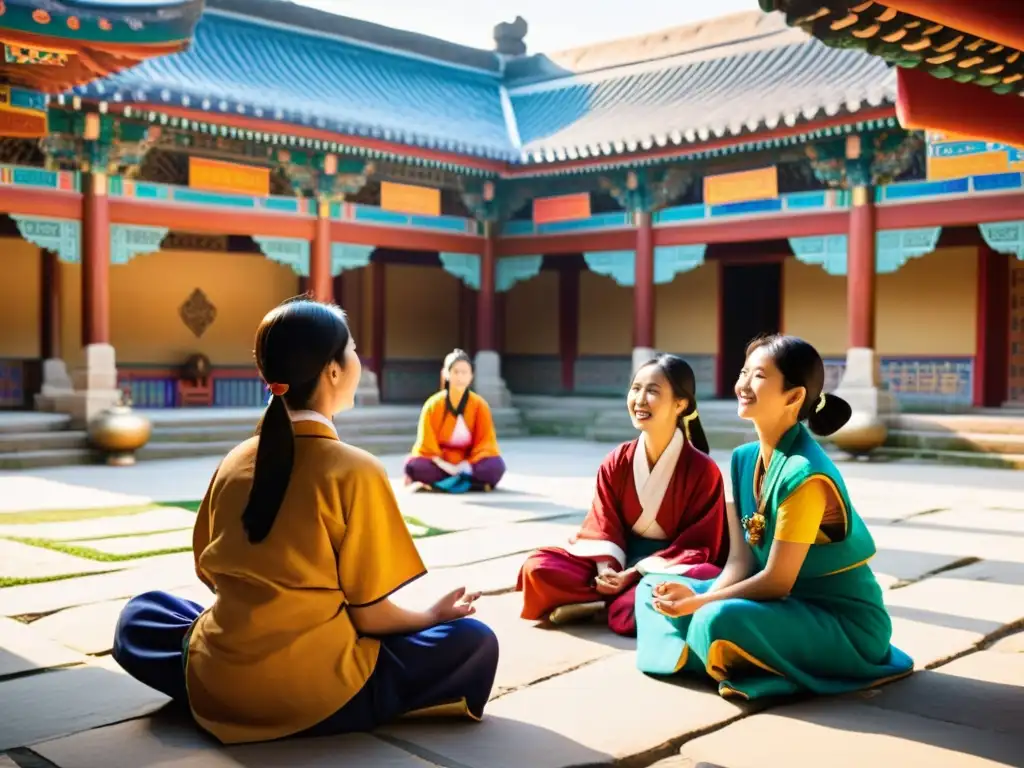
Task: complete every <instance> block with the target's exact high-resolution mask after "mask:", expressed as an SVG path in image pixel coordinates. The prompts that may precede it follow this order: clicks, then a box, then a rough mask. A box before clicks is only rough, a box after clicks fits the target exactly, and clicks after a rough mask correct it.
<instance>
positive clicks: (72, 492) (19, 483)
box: [0, 474, 150, 518]
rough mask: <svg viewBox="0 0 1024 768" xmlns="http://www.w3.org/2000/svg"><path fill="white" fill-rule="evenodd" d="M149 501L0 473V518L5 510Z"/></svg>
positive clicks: (133, 495) (104, 505)
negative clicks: (1, 474)
mask: <svg viewBox="0 0 1024 768" xmlns="http://www.w3.org/2000/svg"><path fill="white" fill-rule="evenodd" d="M149 502H150V499H149V497H148V496H140V495H136V494H125V493H116V492H112V491H105V490H100V489H99V488H95V487H90V486H86V485H72V484H70V483H61V482H58V481H56V480H49V479H44V478H41V477H32V476H26V475H15V474H11V475H3V476H2V477H0V518H2V516H3V514H4V513H5V512H27V511H36V510H44V509H46V510H50V509H100V508H104V507H130V506H135V505H137V504H148V503H149Z"/></svg>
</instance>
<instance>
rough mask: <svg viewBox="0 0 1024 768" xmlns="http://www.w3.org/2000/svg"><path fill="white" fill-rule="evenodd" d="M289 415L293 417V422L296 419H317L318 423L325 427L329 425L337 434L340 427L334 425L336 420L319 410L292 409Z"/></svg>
mask: <svg viewBox="0 0 1024 768" xmlns="http://www.w3.org/2000/svg"><path fill="white" fill-rule="evenodd" d="M288 415H289V416H290V417H291V420H292V421H293V422H295V421H315V422H317V423H318V424H323V425H324V426H325V427H329V428H330V430H331V431H332V432H333V433H334V434H335V435H337V434H338V428H337V427H336V426H335V425H334V422H333V421H331V420H330V419H328V418H327V417H326V416H324V415H323V414H322V413H320V412H319V411H290V412H289V413H288Z"/></svg>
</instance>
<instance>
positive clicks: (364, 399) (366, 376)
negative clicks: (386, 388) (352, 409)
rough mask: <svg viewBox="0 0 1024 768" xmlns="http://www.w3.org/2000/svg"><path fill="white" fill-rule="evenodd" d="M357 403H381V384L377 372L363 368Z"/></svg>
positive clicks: (357, 392)
mask: <svg viewBox="0 0 1024 768" xmlns="http://www.w3.org/2000/svg"><path fill="white" fill-rule="evenodd" d="M356 405H359V406H363V405H380V384H379V383H378V381H377V374H376V373H374V372H373V371H371V370H368V369H366V368H363V374H362V376H360V377H359V387H358V388H357V389H356Z"/></svg>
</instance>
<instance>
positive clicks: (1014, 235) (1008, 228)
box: [978, 220, 1024, 261]
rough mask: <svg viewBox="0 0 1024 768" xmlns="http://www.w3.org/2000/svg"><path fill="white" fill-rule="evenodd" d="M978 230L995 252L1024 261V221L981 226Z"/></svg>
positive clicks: (999, 222)
mask: <svg viewBox="0 0 1024 768" xmlns="http://www.w3.org/2000/svg"><path fill="white" fill-rule="evenodd" d="M978 229H980V230H981V236H982V237H983V238H984V239H985V242H986V243H987V244H988V247H989V248H991V249H992V250H993V251H996V252H997V253H1005V254H1007V255H1011V256H1016V257H1017V258H1018V259H1020V260H1022V261H1024V220H1022V221H998V222H993V223H991V224H979V225H978Z"/></svg>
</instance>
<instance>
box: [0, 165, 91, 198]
mask: <svg viewBox="0 0 1024 768" xmlns="http://www.w3.org/2000/svg"><path fill="white" fill-rule="evenodd" d="M0 184H2V185H5V186H7V185H10V186H15V187H42V188H43V189H56V190H60V191H62V192H81V191H82V175H81V174H80V173H79V172H78V171H47V170H44V169H42V168H31V167H29V166H25V165H0Z"/></svg>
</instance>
